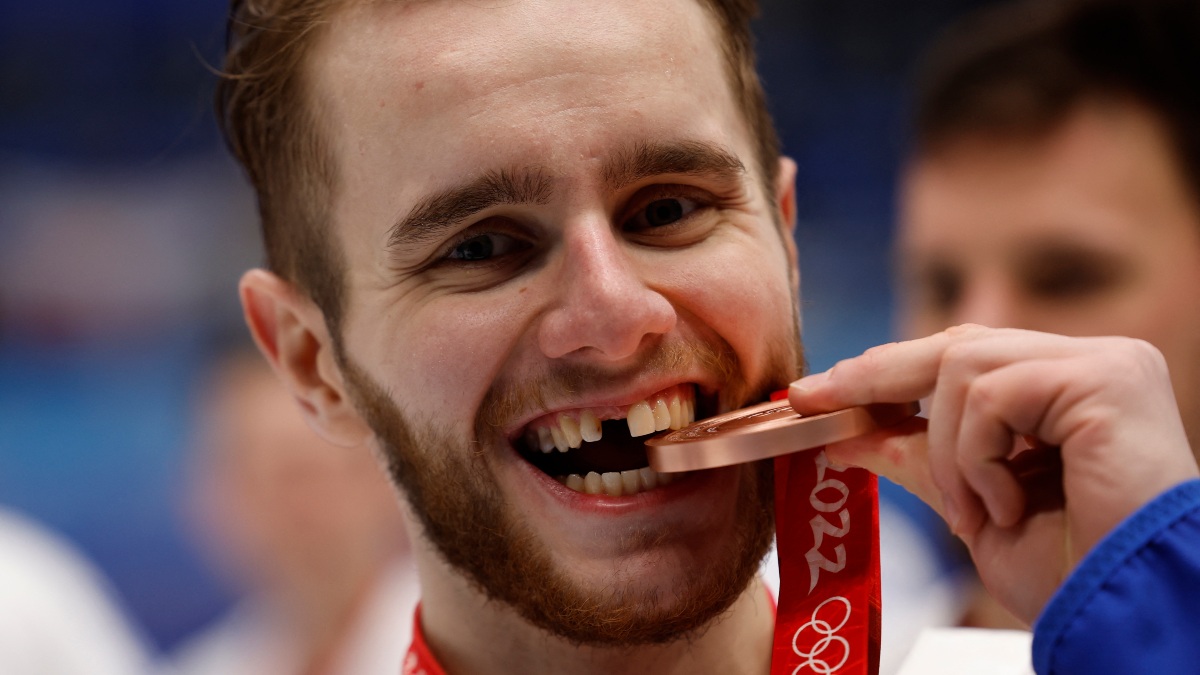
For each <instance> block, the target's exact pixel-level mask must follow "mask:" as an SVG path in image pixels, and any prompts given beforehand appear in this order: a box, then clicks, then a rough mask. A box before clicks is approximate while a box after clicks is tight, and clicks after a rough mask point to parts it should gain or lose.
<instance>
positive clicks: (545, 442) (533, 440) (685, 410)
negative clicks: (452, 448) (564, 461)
mask: <svg viewBox="0 0 1200 675" xmlns="http://www.w3.org/2000/svg"><path fill="white" fill-rule="evenodd" d="M694 395H695V394H694V392H693V391H692V390H691V388H690V387H689V388H687V389H686V390H685V393H684V394H683V395H680V393H679V392H678V391H676V392H674V393H669V394H665V395H659V396H655V397H652V398H650V399H646V400H643V401H638V402H637V403H634V404H633V405H631V406H629V410H628V412H627V413H626V415H625V423H626V424H627V425H628V426H629V435H630V436H632V437H634V438H637V437H638V436H645V435H647V434H652V433H654V432H656V431H663V430H665V429H682V428H683V427H686V426H687V425H689V424H691V423H692V422H695V421H696V403H695V400H694V398H693V397H694ZM603 436H604V432H603V430H602V429H601V427H600V420H599V418H597V417H596V414H595V413H594V412H592V411H591V410H583V411H581V412H580V413H579V418H578V419H576V418H575V417H572V416H571V415H568V414H565V413H564V414H561V415H559V416H558V419H557V420H555V423H553V424H549V425H544V426H539V427H537V429H536V431H535V430H532V429H531V430H530V431H528V432H526V442H527V443H528V444H529V446H530V447H534V448H538V449H540V450H541V451H542V452H553V451H554V450H558V451H559V452H566V451H568V450H570V449H571V448H578V447H579V446H580V445H582V444H583V442H584V441H587V442H589V443H593V442H595V441H598V440H600V439H601V438H603Z"/></svg>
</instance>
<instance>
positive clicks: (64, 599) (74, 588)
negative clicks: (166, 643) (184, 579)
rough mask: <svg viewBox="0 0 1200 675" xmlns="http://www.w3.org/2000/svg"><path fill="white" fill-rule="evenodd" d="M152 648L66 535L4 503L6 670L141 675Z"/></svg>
mask: <svg viewBox="0 0 1200 675" xmlns="http://www.w3.org/2000/svg"><path fill="white" fill-rule="evenodd" d="M148 655H149V652H148V646H147V644H146V642H145V640H144V638H143V637H142V636H141V635H140V634H139V632H138V631H137V629H136V628H135V627H134V626H133V625H132V624H131V623H130V622H129V620H128V618H127V617H126V615H125V612H124V610H123V609H122V608H121V607H120V606H119V604H118V603H117V601H116V599H115V595H114V594H113V593H112V591H111V589H110V588H109V583H108V580H107V579H106V578H104V576H103V575H102V574H101V573H100V571H99V570H97V569H96V568H95V566H93V565H92V563H91V562H90V561H89V560H88V559H87V558H85V557H84V555H83V554H82V553H80V552H79V551H78V550H77V549H76V548H75V547H74V546H73V545H71V544H69V543H68V542H67V541H66V539H64V538H62V537H59V536H58V535H56V534H53V533H51V532H50V531H48V530H46V529H45V528H43V527H42V526H41V525H38V524H36V523H35V522H33V521H31V520H29V519H27V518H25V517H24V516H22V515H20V514H18V513H16V512H13V511H10V510H7V509H3V508H0V673H12V674H13V675H24V674H29V675H33V674H36V675H134V674H136V673H143V672H148V666H149V661H148V658H149V656H148Z"/></svg>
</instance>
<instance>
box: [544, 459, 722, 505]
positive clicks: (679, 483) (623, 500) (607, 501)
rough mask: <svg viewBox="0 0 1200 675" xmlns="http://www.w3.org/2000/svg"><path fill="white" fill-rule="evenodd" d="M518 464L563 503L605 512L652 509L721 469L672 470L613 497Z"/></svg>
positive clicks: (712, 477)
mask: <svg viewBox="0 0 1200 675" xmlns="http://www.w3.org/2000/svg"><path fill="white" fill-rule="evenodd" d="M521 465H522V467H523V468H524V470H525V472H526V473H528V474H529V475H530V476H531V477H532V479H533V480H534V482H535V483H537V484H538V485H539V486H540V487H542V488H543V489H544V490H545V491H546V492H548V493H549V494H550V495H551V496H553V497H554V498H555V499H556V500H558V501H559V502H561V503H562V504H563V505H564V506H566V507H568V508H570V509H574V510H578V511H584V512H591V513H602V514H608V515H620V514H623V513H628V512H632V511H640V510H642V509H653V508H656V507H661V506H663V505H665V504H667V503H669V502H675V501H678V500H680V499H684V498H686V497H687V496H688V495H690V494H693V493H696V492H700V491H702V490H703V489H704V488H705V487H706V486H708V485H710V484H711V483H712V482H713V481H714V480H715V479H716V478H717V476H718V474H719V473H720V471H719V470H717V471H714V470H709V471H689V472H686V473H679V474H675V478H674V480H673V481H672V482H671V484H670V485H664V486H661V487H656V488H654V489H653V490H647V491H645V492H639V493H638V494H636V495H629V496H628V497H612V496H610V495H606V494H596V495H593V494H588V493H586V492H576V491H575V490H572V489H571V488H569V487H567V486H566V485H563V484H562V483H560V482H558V481H556V480H554V479H553V478H551V477H550V476H548V475H546V474H545V473H544V472H542V471H541V470H540V469H538V468H537V467H535V466H534V465H532V464H530V463H529V462H527V461H525V460H524V459H522V460H521Z"/></svg>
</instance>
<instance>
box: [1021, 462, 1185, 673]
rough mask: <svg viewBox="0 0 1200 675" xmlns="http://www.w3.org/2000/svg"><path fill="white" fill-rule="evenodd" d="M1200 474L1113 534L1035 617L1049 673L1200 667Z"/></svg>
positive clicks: (1037, 663)
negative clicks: (1038, 616)
mask: <svg viewBox="0 0 1200 675" xmlns="http://www.w3.org/2000/svg"><path fill="white" fill-rule="evenodd" d="M1198 605H1200V480H1196V481H1192V482H1189V483H1184V484H1183V485H1180V486H1177V487H1175V488H1174V489H1172V490H1169V491H1167V492H1165V493H1163V494H1162V495H1160V496H1159V497H1158V498H1156V499H1155V500H1154V501H1152V502H1150V503H1149V504H1147V505H1146V506H1145V507H1144V508H1142V509H1141V510H1140V511H1138V512H1137V513H1134V514H1133V515H1132V516H1130V517H1129V518H1128V519H1127V520H1126V521H1125V522H1123V523H1121V525H1120V526H1118V527H1117V529H1115V530H1113V531H1112V532H1111V533H1110V534H1109V535H1108V536H1107V537H1105V538H1104V539H1103V540H1102V541H1101V542H1100V543H1099V544H1098V545H1097V546H1096V548H1095V549H1093V550H1092V551H1091V552H1090V553H1089V554H1088V555H1087V556H1086V557H1085V558H1084V559H1083V561H1082V562H1081V563H1080V565H1079V567H1078V568H1076V570H1075V571H1074V572H1073V573H1072V574H1071V575H1070V576H1069V577H1068V578H1067V580H1066V582H1064V583H1063V585H1062V587H1061V588H1060V589H1059V591H1058V593H1056V594H1055V595H1054V597H1052V598H1051V599H1050V602H1049V603H1048V604H1047V605H1046V609H1045V610H1044V611H1043V613H1042V616H1041V617H1040V618H1039V619H1038V621H1037V625H1036V626H1035V627H1034V636H1033V665H1034V670H1035V671H1037V673H1038V674H1039V675H1083V674H1085V673H1086V674H1088V675H1106V674H1107V673H1122V674H1124V673H1154V674H1155V675H1167V674H1171V673H1200V639H1198V638H1200V607H1198Z"/></svg>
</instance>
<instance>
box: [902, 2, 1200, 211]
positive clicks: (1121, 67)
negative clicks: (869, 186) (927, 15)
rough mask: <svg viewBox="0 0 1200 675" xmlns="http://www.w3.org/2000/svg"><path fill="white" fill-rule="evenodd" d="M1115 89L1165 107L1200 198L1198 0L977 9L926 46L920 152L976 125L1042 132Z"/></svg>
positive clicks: (994, 130)
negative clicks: (932, 46)
mask: <svg viewBox="0 0 1200 675" xmlns="http://www.w3.org/2000/svg"><path fill="white" fill-rule="evenodd" d="M1105 99H1130V100H1133V101H1136V102H1138V103H1139V104H1141V105H1144V106H1145V107H1146V108H1147V109H1148V110H1150V111H1151V112H1152V113H1153V114H1154V115H1155V116H1157V117H1158V118H1159V120H1160V121H1161V122H1162V124H1163V125H1164V129H1165V130H1166V132H1167V133H1168V135H1169V138H1168V141H1169V143H1170V145H1171V146H1172V147H1174V148H1175V149H1176V150H1177V154H1178V160H1179V162H1180V166H1181V167H1182V168H1183V172H1184V178H1185V180H1186V181H1187V184H1188V185H1189V186H1190V188H1191V191H1192V194H1193V196H1194V197H1195V198H1196V199H1197V200H1200V2H1196V0H1063V1H1057V2H1054V1H1048V0H1024V1H1021V2H1017V3H1010V4H1006V5H1001V6H998V7H989V8H986V9H985V10H983V11H981V12H978V13H976V14H973V15H971V16H969V17H968V18H966V19H964V20H963V21H962V22H960V23H959V24H957V25H956V26H954V27H953V28H952V29H951V30H950V31H949V32H948V33H947V34H946V35H945V36H944V37H943V38H942V39H941V40H940V41H939V42H938V43H937V44H936V45H935V46H934V48H933V49H932V50H931V51H930V53H929V55H928V57H927V61H926V63H925V65H924V72H923V78H922V83H921V86H920V89H919V91H918V97H917V103H916V112H915V133H916V138H915V141H916V152H917V153H918V154H929V153H934V152H937V151H938V149H940V148H941V147H943V146H945V145H947V144H951V143H953V142H954V141H956V140H959V139H961V138H963V137H966V136H973V135H992V136H997V137H1001V138H1004V137H1039V136H1041V135H1043V134H1047V133H1050V132H1052V131H1053V130H1055V129H1056V128H1057V127H1058V125H1059V124H1061V123H1063V122H1065V121H1066V118H1067V117H1068V116H1069V115H1070V114H1071V112H1072V111H1073V110H1074V109H1075V108H1076V107H1077V106H1078V105H1079V104H1081V103H1084V102H1087V101H1093V100H1105Z"/></svg>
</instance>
